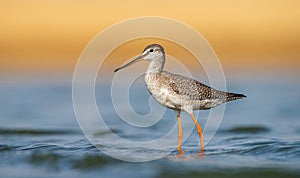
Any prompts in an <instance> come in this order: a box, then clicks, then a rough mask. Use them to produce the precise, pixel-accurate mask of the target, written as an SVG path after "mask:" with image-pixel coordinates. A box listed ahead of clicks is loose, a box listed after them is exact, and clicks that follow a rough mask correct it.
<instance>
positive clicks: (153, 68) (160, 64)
mask: <svg viewBox="0 0 300 178" xmlns="http://www.w3.org/2000/svg"><path fill="white" fill-rule="evenodd" d="M164 65H165V56H161V57H159V58H156V59H154V60H152V61H151V62H150V63H149V65H148V68H147V71H146V73H160V72H161V71H162V70H163V68H164Z"/></svg>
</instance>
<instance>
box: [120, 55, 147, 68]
mask: <svg viewBox="0 0 300 178" xmlns="http://www.w3.org/2000/svg"><path fill="white" fill-rule="evenodd" d="M143 57H144V55H140V56H139V57H137V58H135V59H133V60H132V61H130V62H128V63H127V64H124V65H123V66H121V67H119V68H117V69H116V70H114V72H117V71H119V70H121V69H123V68H125V67H128V66H130V65H132V64H134V63H136V62H138V61H139V60H142V59H143Z"/></svg>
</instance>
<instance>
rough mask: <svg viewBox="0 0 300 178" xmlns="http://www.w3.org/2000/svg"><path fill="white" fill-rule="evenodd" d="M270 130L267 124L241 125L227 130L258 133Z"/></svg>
mask: <svg viewBox="0 0 300 178" xmlns="http://www.w3.org/2000/svg"><path fill="white" fill-rule="evenodd" d="M269 131H270V129H269V128H267V127H265V126H239V127H234V128H231V129H228V130H226V131H225V132H230V133H251V134H257V133H262V132H269Z"/></svg>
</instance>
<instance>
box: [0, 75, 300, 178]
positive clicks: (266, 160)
mask: <svg viewBox="0 0 300 178" xmlns="http://www.w3.org/2000/svg"><path fill="white" fill-rule="evenodd" d="M228 86H230V88H229V89H228V90H229V91H236V92H238V91H242V93H245V94H246V95H247V99H245V100H239V101H235V102H232V103H229V104H227V105H226V110H225V113H224V117H223V120H222V123H221V127H220V128H219V129H218V132H217V133H216V135H215V136H214V138H213V139H212V140H211V141H210V142H208V143H207V145H206V151H205V153H204V154H201V153H199V152H198V151H199V145H198V135H197V131H196V130H195V129H194V130H193V132H192V134H191V135H190V136H189V137H188V139H187V140H186V141H185V142H184V144H183V146H182V148H183V149H184V151H185V152H184V155H182V156H179V155H178V151H176V145H171V146H166V147H161V148H159V147H154V148H150V147H139V148H132V147H126V145H124V146H114V145H113V144H112V145H105V144H104V145H101V146H102V149H104V150H105V149H109V150H110V151H113V152H114V153H115V154H120V155H122V154H124V155H125V156H129V157H130V155H132V154H137V155H142V156H143V155H144V156H145V157H151V156H153V155H156V154H161V153H165V154H166V156H164V157H163V158H160V159H157V160H154V161H150V162H142V163H132V162H125V161H121V160H117V159H114V158H111V157H109V156H107V155H106V154H104V153H103V152H101V151H99V150H98V149H97V148H96V147H95V146H94V145H92V144H91V143H90V142H89V141H88V140H87V139H86V138H85V136H84V135H83V133H82V131H81V130H80V127H79V126H78V123H77V121H76V117H75V114H74V111H73V106H72V87H71V85H69V84H66V85H63V84H55V85H54V84H53V85H38V84H26V85H24V84H22V85H21V84H19V85H18V84H6V85H1V86H0V98H1V99H0V175H1V177H53V176H55V177H71V176H72V177H99V176H102V177H117V176H120V175H122V176H123V177H145V178H146V177H182V176H184V177H199V176H209V177H232V176H238V177H253V176H255V177H299V175H300V171H299V170H300V169H299V168H300V166H299V165H300V122H299V119H300V92H299V91H300V83H299V81H285V82H258V83H255V84H254V83H253V82H252V83H251V82H246V81H232V82H229V83H228ZM96 89H97V90H96V91H97V92H96V97H97V104H98V105H99V111H100V112H101V115H102V117H103V118H104V119H105V120H106V122H107V125H108V126H109V127H110V128H111V129H112V130H113V133H115V134H117V135H118V136H120V137H122V138H125V139H129V140H132V141H149V140H152V139H155V138H159V137H160V136H162V135H164V134H165V133H166V132H167V131H168V130H170V129H171V128H172V127H174V125H175V126H176V117H175V114H174V113H173V112H172V111H169V110H167V111H166V113H165V114H164V117H163V119H162V120H161V121H159V123H158V124H155V125H154V126H151V127H149V128H135V127H133V126H129V125H128V124H126V123H125V122H123V121H122V120H120V119H119V117H118V115H117V114H116V112H115V111H114V108H113V106H112V102H111V101H110V98H109V97H110V93H109V87H108V86H103V85H100V84H99V85H97V87H96ZM100 91H101V92H100ZM149 97H150V95H149V94H148V93H147V90H146V88H145V87H144V86H143V85H138V86H135V87H133V88H132V92H131V98H130V102H131V104H132V107H133V108H134V110H135V111H136V112H137V113H140V114H146V113H148V112H150V110H151V108H150V107H149V105H148V99H149ZM208 114H209V111H201V112H200V113H199V116H198V120H199V122H200V123H201V124H202V125H204V123H205V122H206V121H207V116H208ZM182 119H183V120H184V119H186V120H191V119H190V118H188V117H187V115H185V114H183V115H182ZM186 124H190V122H187V123H183V128H185V127H187V125H186ZM110 134H111V133H110V132H104V131H100V130H99V132H97V133H95V138H98V139H101V138H103V137H107V136H109V135H110ZM176 139H177V135H174V140H175V141H176ZM112 142H113V141H112ZM99 144H101V142H100V143H99ZM166 148H167V149H166ZM125 153H129V154H125Z"/></svg>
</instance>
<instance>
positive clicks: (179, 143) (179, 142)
mask: <svg viewBox="0 0 300 178" xmlns="http://www.w3.org/2000/svg"><path fill="white" fill-rule="evenodd" d="M177 119H178V146H177V150H179V151H180V150H181V143H182V125H181V121H180V114H177Z"/></svg>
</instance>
